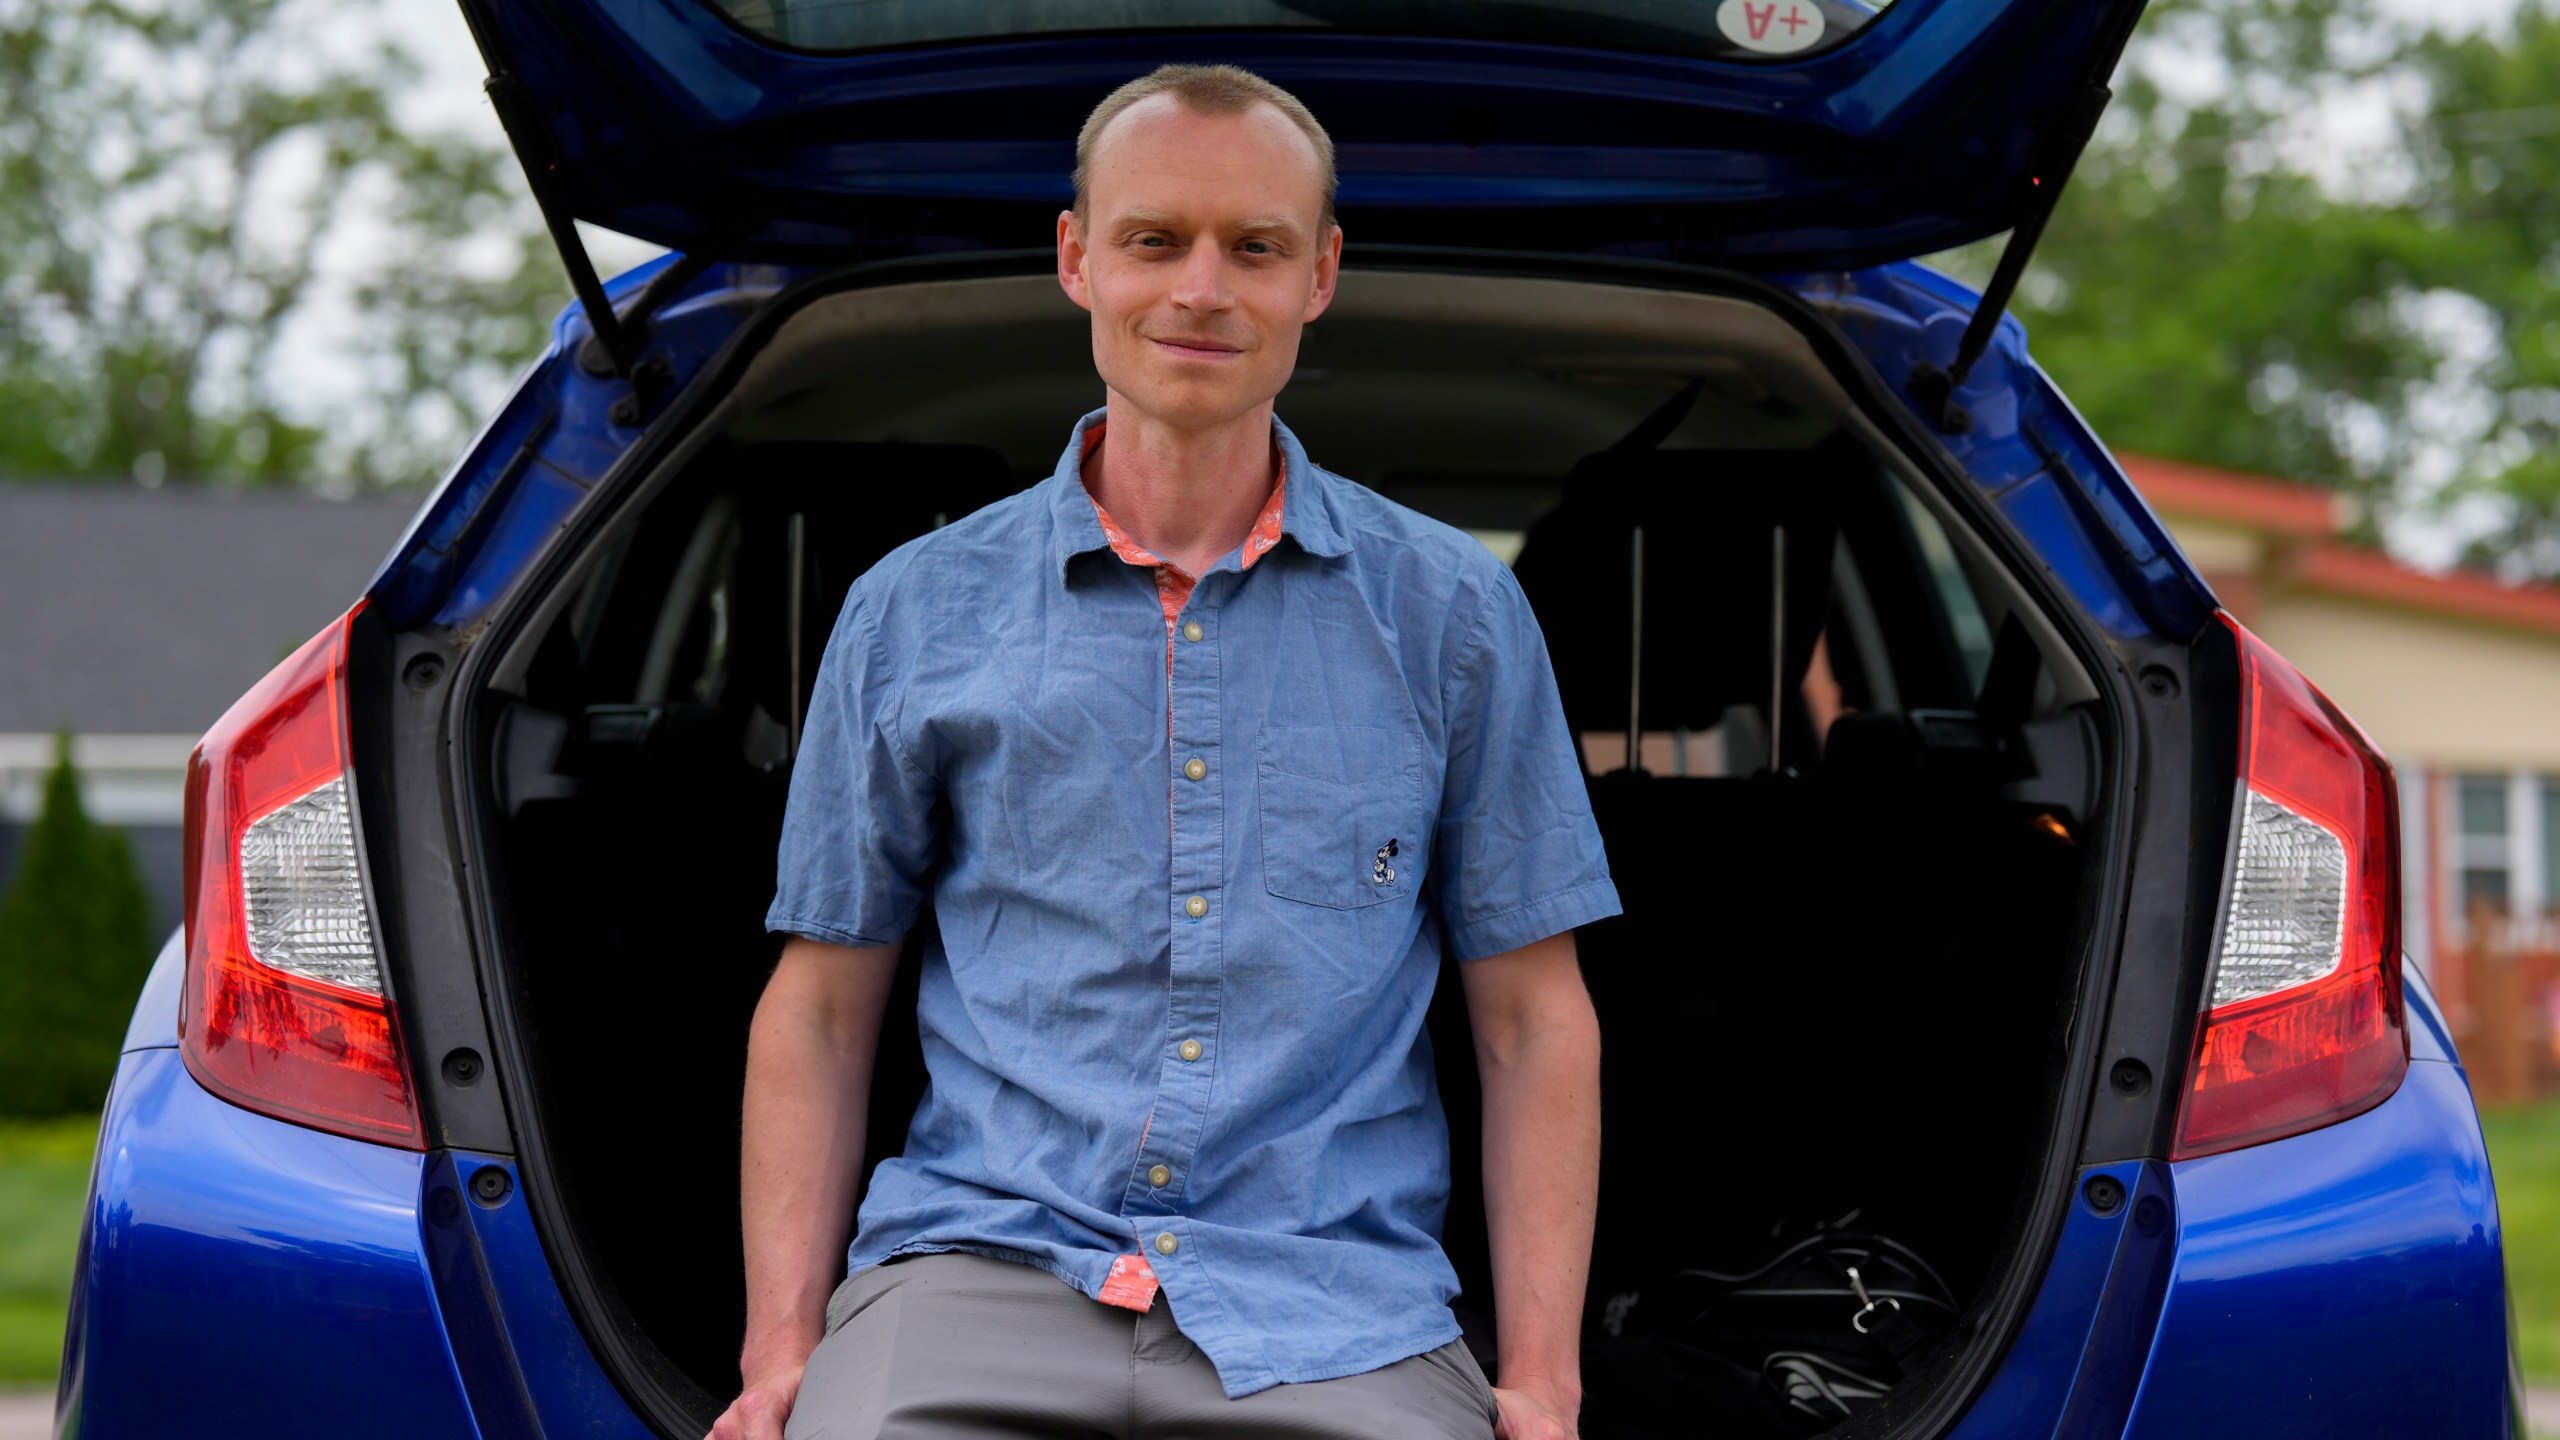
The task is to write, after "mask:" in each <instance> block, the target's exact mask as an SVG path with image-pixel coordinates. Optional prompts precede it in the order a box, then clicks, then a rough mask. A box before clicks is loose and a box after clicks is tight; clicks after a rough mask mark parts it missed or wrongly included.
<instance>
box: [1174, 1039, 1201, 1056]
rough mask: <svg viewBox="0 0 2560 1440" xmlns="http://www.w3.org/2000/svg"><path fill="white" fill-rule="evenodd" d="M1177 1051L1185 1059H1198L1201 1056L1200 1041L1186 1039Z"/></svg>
mask: <svg viewBox="0 0 2560 1440" xmlns="http://www.w3.org/2000/svg"><path fill="white" fill-rule="evenodd" d="M1176 1053H1178V1054H1179V1055H1181V1056H1182V1058H1183V1059H1185V1060H1197V1059H1199V1058H1200V1042H1199V1041H1197V1040H1185V1041H1183V1042H1182V1044H1181V1046H1180V1047H1179V1049H1178V1050H1177V1051H1176Z"/></svg>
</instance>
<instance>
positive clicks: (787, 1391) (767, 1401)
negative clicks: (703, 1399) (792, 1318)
mask: <svg viewBox="0 0 2560 1440" xmlns="http://www.w3.org/2000/svg"><path fill="white" fill-rule="evenodd" d="M807 1368H808V1361H807V1360H806V1359H805V1358H804V1359H802V1360H801V1361H800V1363H798V1364H796V1365H778V1366H775V1367H774V1368H773V1369H772V1370H770V1371H767V1372H766V1373H765V1374H763V1375H759V1376H756V1377H753V1378H751V1379H749V1380H748V1381H747V1388H746V1389H744V1390H742V1391H740V1392H738V1398H737V1399H735V1400H732V1401H730V1402H729V1408H728V1409H726V1410H723V1411H721V1412H720V1418H719V1419H717V1420H715V1421H713V1422H712V1423H711V1435H710V1437H709V1440H782V1424H783V1422H784V1421H786V1420H788V1419H790V1418H791V1406H792V1402H794V1401H796V1400H798V1399H799V1398H800V1376H801V1373H802V1372H803V1371H804V1370H806V1369H807Z"/></svg>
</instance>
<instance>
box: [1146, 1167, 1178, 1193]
mask: <svg viewBox="0 0 2560 1440" xmlns="http://www.w3.org/2000/svg"><path fill="white" fill-rule="evenodd" d="M1147 1183H1148V1184H1150V1185H1153V1186H1154V1187H1156V1188H1157V1189H1159V1190H1161V1189H1163V1188H1164V1187H1166V1186H1167V1185H1170V1184H1172V1183H1173V1171H1172V1169H1171V1168H1169V1167H1167V1166H1163V1165H1158V1166H1157V1167H1155V1168H1154V1169H1152V1170H1150V1171H1148V1172H1147Z"/></svg>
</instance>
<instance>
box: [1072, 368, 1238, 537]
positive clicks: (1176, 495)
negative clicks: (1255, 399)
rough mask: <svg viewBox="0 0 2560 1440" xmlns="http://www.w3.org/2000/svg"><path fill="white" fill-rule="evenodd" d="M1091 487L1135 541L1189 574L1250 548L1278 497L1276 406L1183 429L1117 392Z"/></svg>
mask: <svg viewBox="0 0 2560 1440" xmlns="http://www.w3.org/2000/svg"><path fill="white" fill-rule="evenodd" d="M1105 422H1106V423H1105V428H1104V430H1103V434H1102V444H1101V445H1100V446H1099V447H1097V448H1096V449H1095V450H1094V452H1093V453H1092V454H1090V455H1088V456H1086V457H1085V462H1084V481H1085V488H1086V489H1087V490H1089V491H1090V492H1092V495H1093V498H1094V501H1095V503H1097V504H1099V505H1100V506H1101V507H1102V508H1103V509H1104V510H1106V511H1108V512H1110V515H1111V518H1112V519H1113V520H1114V521H1116V522H1118V524H1119V525H1120V528H1121V529H1123V530H1126V531H1128V532H1129V536H1130V538H1131V539H1133V540H1135V541H1137V542H1138V543H1139V544H1141V545H1143V546H1145V547H1146V548H1147V549H1148V550H1150V551H1153V552H1154V553H1155V554H1157V555H1158V556H1161V557H1162V558H1164V559H1165V560H1166V561H1168V562H1170V563H1171V564H1173V565H1176V566H1179V567H1180V568H1181V569H1183V570H1184V571H1186V572H1188V573H1190V574H1192V575H1201V574H1205V573H1207V571H1208V569H1209V567H1210V566H1212V565H1215V564H1217V563H1218V561H1219V560H1220V559H1222V558H1224V557H1225V555H1226V554H1227V552H1228V551H1230V550H1233V549H1235V548H1236V547H1237V546H1239V545H1242V544H1243V543H1244V540H1245V537H1246V536H1247V535H1248V534H1251V533H1252V531H1253V522H1254V520H1255V519H1256V518H1257V517H1259V516H1260V515H1261V513H1262V507H1263V504H1264V502H1266V501H1268V500H1269V499H1270V498H1271V485H1272V481H1273V479H1274V478H1275V476H1276V474H1277V467H1276V466H1275V465H1274V464H1273V461H1272V440H1271V406H1270V404H1269V402H1265V403H1263V404H1261V405H1258V406H1256V407H1255V408H1254V409H1253V410H1252V411H1251V412H1250V413H1248V414H1245V415H1242V416H1239V417H1237V418H1236V419H1235V420H1234V421H1232V422H1230V423H1228V424H1225V425H1221V426H1218V427H1217V428H1215V429H1212V430H1178V429H1175V428H1173V427H1171V426H1168V425H1165V424H1163V423H1162V422H1160V421H1157V420H1155V419H1153V418H1151V417H1149V416H1146V415H1143V414H1140V413H1138V409H1137V407H1136V406H1134V405H1131V404H1129V403H1128V402H1127V401H1125V400H1123V399H1122V398H1121V397H1120V395H1119V393H1118V392H1116V391H1115V392H1112V393H1111V395H1110V399H1109V408H1108V410H1107V411H1106V412H1105Z"/></svg>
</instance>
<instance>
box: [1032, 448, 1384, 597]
mask: <svg viewBox="0 0 2560 1440" xmlns="http://www.w3.org/2000/svg"><path fill="white" fill-rule="evenodd" d="M1107 414H1108V411H1106V410H1095V411H1093V412H1091V413H1090V414H1087V415H1086V416H1085V417H1084V418H1083V419H1081V420H1078V421H1077V422H1076V428H1075V430H1074V431H1073V432H1072V433H1070V434H1069V435H1068V436H1067V448H1066V449H1064V450H1062V451H1060V452H1059V454H1058V466H1057V468H1056V469H1055V470H1052V471H1051V472H1050V473H1049V479H1048V488H1049V514H1050V518H1051V521H1052V524H1051V527H1050V533H1051V535H1052V537H1053V538H1052V541H1051V544H1052V546H1053V548H1054V554H1053V557H1052V558H1053V559H1054V560H1055V561H1056V563H1057V570H1058V575H1059V577H1060V578H1061V579H1064V578H1065V576H1066V573H1067V564H1068V562H1069V561H1072V560H1074V559H1075V558H1076V557H1077V556H1079V555H1085V554H1090V553H1091V552H1093V551H1096V550H1109V549H1110V548H1111V539H1110V537H1109V536H1107V535H1105V534H1103V533H1102V517H1101V516H1100V514H1099V513H1097V512H1096V510H1095V509H1094V504H1093V497H1092V496H1091V495H1089V494H1087V493H1085V488H1084V474H1083V466H1084V437H1085V432H1086V431H1088V430H1090V429H1092V428H1093V427H1095V426H1097V425H1100V424H1101V423H1102V422H1103V420H1104V418H1105V416H1106V415H1107ZM1271 437H1272V439H1273V440H1275V441H1276V442H1278V444H1279V446H1280V473H1281V477H1282V479H1283V480H1284V481H1285V482H1286V488H1285V489H1284V490H1283V492H1282V494H1281V498H1280V533H1281V534H1283V535H1285V536H1287V537H1289V538H1290V539H1292V540H1295V541H1297V542H1298V548H1299V549H1301V550H1304V551H1306V552H1307V553H1308V554H1310V555H1323V556H1328V557H1330V556H1336V555H1342V554H1346V553H1348V552H1349V550H1350V549H1351V544H1350V542H1349V541H1348V540H1347V539H1345V538H1344V536H1343V534H1342V531H1341V529H1340V527H1338V526H1337V525H1335V524H1334V520H1333V514H1334V509H1333V502H1332V496H1331V495H1330V494H1329V493H1327V490H1328V482H1329V481H1330V479H1331V478H1332V477H1330V476H1328V475H1326V474H1325V472H1324V471H1322V470H1319V469H1317V468H1316V467H1315V464H1314V462H1312V461H1310V460H1308V459H1307V451H1306V447H1305V446H1303V445H1300V444H1299V443H1298V437H1297V436H1296V435H1294V434H1292V433H1291V432H1290V430H1289V427H1288V426H1286V425H1283V424H1281V423H1280V417H1279V416H1277V415H1274V416H1272V417H1271Z"/></svg>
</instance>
